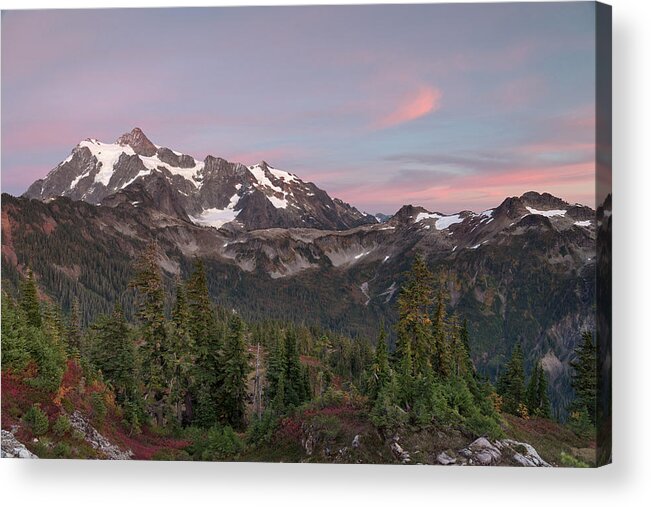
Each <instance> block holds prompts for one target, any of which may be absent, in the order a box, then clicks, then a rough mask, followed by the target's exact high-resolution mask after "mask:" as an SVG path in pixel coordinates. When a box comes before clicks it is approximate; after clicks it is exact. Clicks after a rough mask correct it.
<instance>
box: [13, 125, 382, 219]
mask: <svg viewBox="0 0 651 507" xmlns="http://www.w3.org/2000/svg"><path fill="white" fill-rule="evenodd" d="M136 182H138V183H139V184H140V185H139V186H140V187H142V186H144V187H145V188H149V189H150V190H151V189H152V188H153V187H158V189H159V192H160V191H162V192H163V194H164V196H165V198H166V199H167V201H166V202H167V203H168V204H171V206H172V208H174V209H176V211H177V216H180V217H184V218H186V219H188V220H190V221H192V222H194V223H195V224H199V225H205V226H210V227H215V228H220V227H222V226H224V225H226V224H229V227H231V228H232V227H236V228H238V227H243V228H244V229H246V230H252V229H266V228H273V227H283V228H286V227H308V228H316V229H329V230H341V229H348V228H350V227H355V226H357V225H362V224H367V223H376V222H377V220H376V219H375V217H373V216H371V215H367V214H365V213H362V212H360V211H358V210H357V209H355V208H354V207H352V206H350V205H348V204H347V203H345V202H343V201H341V200H340V199H332V198H330V196H329V195H328V194H327V193H326V192H325V191H323V190H321V189H320V188H318V187H317V186H316V185H315V184H314V183H309V182H304V181H303V180H301V179H300V178H298V177H297V176H296V175H294V174H290V173H288V172H285V171H281V170H279V169H276V168H275V167H272V166H271V165H269V164H267V163H266V162H264V161H262V162H260V163H258V164H255V165H252V166H246V165H244V164H240V163H236V162H228V161H226V160H224V159H222V158H218V157H213V156H210V155H209V156H207V157H206V158H205V160H203V161H200V160H196V159H195V158H193V157H191V156H190V155H186V154H183V153H179V152H177V151H173V150H171V149H169V148H165V147H161V146H157V145H155V144H154V143H152V142H151V141H150V140H149V139H148V138H147V136H146V135H145V134H144V133H143V132H142V130H140V129H139V128H134V129H133V130H132V131H131V132H129V133H126V134H124V135H122V136H120V137H119V138H118V139H117V141H116V142H114V143H103V142H100V141H98V140H96V139H87V140H85V141H82V142H81V143H79V144H78V145H77V146H76V147H75V148H74V149H73V150H72V153H71V154H70V156H69V157H68V158H66V159H65V160H64V161H63V162H61V163H60V164H59V165H57V166H56V167H55V168H54V169H53V170H52V171H51V172H50V173H49V174H48V175H47V176H46V177H45V178H44V179H42V180H37V181H36V182H34V183H33V184H32V185H31V186H30V187H29V188H28V189H27V192H25V194H24V196H25V197H29V198H33V199H40V200H48V199H51V198H53V197H58V196H65V197H70V198H71V199H73V200H83V201H86V202H88V203H91V204H97V205H103V204H105V205H117V204H119V203H124V202H127V201H126V200H125V199H124V198H120V197H119V196H117V195H116V194H118V193H120V192H122V191H125V190H127V189H128V188H129V187H130V186H131V185H133V184H134V183H136ZM139 186H138V185H137V187H139ZM159 192H153V195H150V197H152V198H153V199H154V200H155V201H156V200H157V198H158V197H159V195H160V194H159ZM131 193H132V192H131ZM150 193H151V192H150ZM129 202H130V204H131V205H133V206H138V205H139V204H141V203H140V202H139V201H138V200H137V199H135V200H131V201H129ZM155 204H156V205H158V204H160V203H158V202H155Z"/></svg>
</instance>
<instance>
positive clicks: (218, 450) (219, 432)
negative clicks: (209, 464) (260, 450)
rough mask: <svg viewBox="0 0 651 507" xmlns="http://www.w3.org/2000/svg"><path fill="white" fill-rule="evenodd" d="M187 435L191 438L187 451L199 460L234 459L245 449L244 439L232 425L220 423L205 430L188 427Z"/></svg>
mask: <svg viewBox="0 0 651 507" xmlns="http://www.w3.org/2000/svg"><path fill="white" fill-rule="evenodd" d="M186 435H187V437H189V439H190V440H191V442H192V443H191V444H190V446H189V447H188V449H187V451H188V452H189V453H190V455H191V456H192V458H193V459H195V460H199V461H222V460H228V459H233V458H235V457H236V456H237V454H238V453H239V452H241V451H242V449H244V444H243V443H242V440H241V439H240V438H239V437H238V436H237V435H236V434H235V432H234V431H233V429H232V428H231V427H230V426H224V427H222V426H220V425H218V424H216V425H214V426H213V427H211V428H209V429H207V430H205V429H202V428H188V429H187V430H186Z"/></svg>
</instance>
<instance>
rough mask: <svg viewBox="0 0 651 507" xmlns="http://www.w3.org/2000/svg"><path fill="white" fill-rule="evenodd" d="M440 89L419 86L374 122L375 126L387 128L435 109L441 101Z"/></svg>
mask: <svg viewBox="0 0 651 507" xmlns="http://www.w3.org/2000/svg"><path fill="white" fill-rule="evenodd" d="M441 96H442V94H441V91H440V90H438V89H436V88H433V87H430V86H428V87H423V88H420V89H419V90H418V91H417V92H416V93H415V94H414V95H412V96H410V97H408V98H407V99H405V100H403V101H402V102H401V103H400V104H398V106H397V107H396V108H395V109H394V110H393V111H392V112H391V113H389V114H387V115H386V116H384V117H382V118H380V120H379V121H378V122H377V123H376V127H377V128H388V127H393V126H395V125H399V124H401V123H406V122H410V121H413V120H415V119H417V118H421V117H423V116H425V115H428V114H429V113H431V112H433V111H436V110H437V109H438V108H439V107H440V103H441Z"/></svg>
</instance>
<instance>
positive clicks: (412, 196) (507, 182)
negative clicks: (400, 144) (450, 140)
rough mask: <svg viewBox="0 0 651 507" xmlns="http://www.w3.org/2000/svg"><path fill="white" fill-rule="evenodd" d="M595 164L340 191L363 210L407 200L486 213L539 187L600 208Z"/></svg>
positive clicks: (432, 207)
mask: <svg viewBox="0 0 651 507" xmlns="http://www.w3.org/2000/svg"><path fill="white" fill-rule="evenodd" d="M594 186H595V164H594V163H593V162H586V163H579V164H568V165H563V166H550V167H542V168H527V167H522V168H519V169H513V170H508V171H501V172H498V173H492V174H471V175H466V176H448V177H445V176H443V177H441V179H440V180H439V181H437V182H436V184H430V185H427V184H425V185H423V182H422V181H417V180H409V179H406V178H405V179H403V180H400V181H395V180H389V181H383V182H379V183H377V184H369V185H359V186H353V187H350V188H341V189H340V191H338V192H337V193H336V195H337V197H340V198H342V199H344V200H346V201H347V202H352V203H355V205H356V206H357V207H359V208H361V209H371V210H372V209H375V208H377V207H378V206H380V207H382V208H383V209H387V210H388V209H390V207H393V208H394V209H395V210H396V211H397V209H398V208H399V207H400V206H402V205H403V204H415V205H420V206H424V207H425V208H427V209H430V210H431V211H442V212H447V213H452V212H456V211H460V210H462V209H472V210H473V211H481V210H483V209H487V208H489V207H493V206H497V205H499V204H500V203H501V202H502V201H503V200H504V199H505V198H506V197H508V196H516V195H522V194H523V193H525V192H527V191H529V190H533V191H538V192H550V193H552V194H553V195H556V196H558V197H561V198H563V199H565V200H567V201H569V202H572V203H574V202H580V203H583V204H587V205H590V206H594V199H595V195H594Z"/></svg>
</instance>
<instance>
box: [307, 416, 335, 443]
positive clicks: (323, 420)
mask: <svg viewBox="0 0 651 507" xmlns="http://www.w3.org/2000/svg"><path fill="white" fill-rule="evenodd" d="M312 426H313V427H314V429H315V430H316V432H317V433H318V434H319V435H320V436H322V437H323V439H324V440H326V441H328V440H335V439H336V438H337V437H338V436H339V435H340V434H341V421H340V420H339V418H338V417H336V416H334V415H323V414H319V415H317V416H315V417H314V418H313V419H312Z"/></svg>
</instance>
